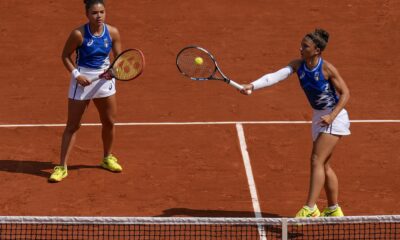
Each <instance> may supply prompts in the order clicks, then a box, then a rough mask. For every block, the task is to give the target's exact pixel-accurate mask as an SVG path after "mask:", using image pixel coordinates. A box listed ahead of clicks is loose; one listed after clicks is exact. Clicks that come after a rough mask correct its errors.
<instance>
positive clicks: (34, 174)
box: [0, 0, 400, 217]
mask: <svg viewBox="0 0 400 240" xmlns="http://www.w3.org/2000/svg"><path fill="white" fill-rule="evenodd" d="M32 2H34V3H35V4H33V3H28V2H27V1H24V0H1V1H0V11H1V14H0V50H1V51H0V52H1V58H0V66H1V67H0V68H1V74H0V82H1V85H2V87H1V90H0V93H1V96H2V98H1V99H2V100H1V101H0V124H1V125H2V126H3V127H1V128H0V146H1V151H0V188H1V194H0V215H41V216H47V215H51V216H64V215H68V216H204V217H206V216H209V217H253V216H254V209H253V205H252V199H251V197H250V191H249V184H248V181H247V176H246V172H245V166H244V163H243V158H242V153H241V146H240V144H239V138H238V133H237V129H236V125H235V123H234V122H240V121H288V123H287V124H243V129H244V135H245V140H246V143H247V147H248V153H249V157H250V161H251V167H252V172H253V175H254V180H255V184H256V189H257V192H258V200H259V205H260V208H261V212H262V215H263V216H264V217H279V216H293V214H295V212H296V211H297V210H298V209H299V208H300V207H301V206H302V205H303V204H304V201H305V199H306V194H307V189H308V177H309V167H308V166H309V160H308V159H309V155H310V152H311V136H310V125H309V124H307V123H302V124H294V123H293V122H292V121H309V120H310V119H311V108H310V107H309V105H308V102H307V100H306V97H305V96H304V93H303V92H302V90H301V88H300V87H299V83H298V80H297V78H296V77H295V76H292V77H290V79H288V80H286V81H284V82H282V83H280V84H278V85H276V86H273V87H271V88H268V89H264V90H260V91H258V92H255V93H254V94H253V95H252V96H243V95H240V94H239V93H238V92H237V91H236V90H235V89H233V88H231V87H229V86H227V85H225V84H223V83H221V82H211V81H209V82H194V81H190V80H188V79H186V78H184V77H183V76H181V75H180V74H179V72H178V71H177V69H176V66H175V56H176V53H177V52H178V51H179V50H180V49H181V48H183V47H185V46H186V45H189V44H196V45H200V46H203V47H205V48H207V49H209V50H210V51H211V52H212V53H214V55H215V56H216V58H217V60H218V61H219V64H220V67H221V68H222V70H223V71H224V72H225V73H226V74H227V75H228V76H230V77H231V78H233V79H235V80H236V81H238V82H240V83H249V82H251V81H253V80H255V79H256V78H258V77H260V76H262V75H263V74H265V73H268V72H271V71H275V70H278V69H279V68H280V67H283V66H285V64H287V63H288V62H289V61H290V60H291V59H294V58H297V57H298V56H299V45H300V40H301V39H302V37H303V36H304V35H305V33H308V32H310V31H312V30H313V29H314V28H315V27H323V28H325V29H326V30H328V31H329V33H330V34H331V39H330V42H329V44H328V47H327V49H326V51H325V53H324V55H323V56H324V58H325V59H327V60H328V61H330V62H331V63H333V64H334V65H335V66H336V67H337V68H338V69H339V71H340V73H341V75H342V76H343V78H344V79H345V80H346V82H347V84H348V86H349V88H350V90H351V99H350V102H349V103H348V105H347V107H346V108H347V110H348V111H349V114H350V118H351V119H352V120H399V119H400V95H399V90H400V81H399V75H400V70H399V67H398V63H399V61H400V45H399V39H400V38H399V37H400V32H399V31H398V29H400V23H399V16H400V2H399V1H396V0H381V1H374V0H354V1H349V0H338V1H327V0H323V1H316V0H312V1H305V2H302V3H300V2H298V1H292V0H279V1H278V0H251V1H244V0H238V1H227V0H216V1H193V0H186V1H175V0H167V1H151V0H135V1H130V0H118V1H117V0H108V2H107V5H106V7H107V22H108V23H109V24H111V25H115V26H116V27H118V29H119V31H120V34H121V37H122V43H123V48H128V47H136V48H140V49H142V50H143V52H144V54H145V56H146V61H147V66H146V70H145V73H144V74H143V76H141V77H140V78H139V79H137V80H135V81H132V82H128V83H119V84H118V86H117V88H118V92H117V98H118V113H119V114H118V119H117V121H118V123H144V124H146V123H166V122H171V123H188V122H222V121H230V122H233V123H231V124H212V123H209V124H200V125H161V124H160V125H157V124H156V125H135V126H125V125H119V126H117V135H116V142H115V146H114V152H115V155H116V156H118V158H119V160H120V162H121V163H122V165H123V167H124V171H123V173H121V174H113V173H110V172H107V171H104V170H102V169H100V168H99V167H98V164H99V162H100V159H101V157H102V147H101V140H100V139H101V138H100V130H101V129H100V127H99V126H84V127H82V128H81V129H80V131H79V132H78V136H77V142H76V145H75V148H74V150H73V152H72V156H71V159H70V161H69V176H68V178H66V179H65V180H64V181H63V182H61V183H59V184H49V183H48V182H47V178H48V176H49V173H50V172H51V170H52V169H53V167H54V166H55V165H56V164H58V161H59V146H60V142H61V135H62V131H63V127H62V126H61V127H40V126H36V127H21V126H14V127H4V125H7V124H16V125H18V124H38V125H40V124H64V123H65V122H66V116H67V89H68V85H69V74H68V72H67V71H66V70H65V69H64V66H63V65H62V62H61V58H60V56H61V51H62V48H63V46H64V42H65V40H66V38H67V37H68V34H69V33H70V31H71V30H72V29H73V28H75V27H78V26H79V25H81V24H83V23H85V22H86V18H85V15H84V6H83V3H82V1H81V0H68V1H59V0H36V1H32ZM83 122H84V123H98V122H99V120H98V116H97V112H96V110H95V107H94V105H93V104H91V105H90V107H89V109H88V111H87V113H86V114H85V117H84V121H83ZM291 122H292V123H291ZM351 131H352V135H351V136H349V137H346V138H343V139H342V141H341V142H340V143H339V145H338V146H337V148H336V150H335V152H334V155H333V160H332V161H333V165H334V169H335V170H336V173H337V175H338V177H339V184H340V196H339V198H340V204H341V206H342V208H343V210H344V211H345V214H346V215H384V214H399V209H400V201H399V200H400V193H399V192H400V184H399V182H398V178H399V172H400V150H399V145H400V123H399V122H395V121H393V122H388V123H371V122H368V121H367V122H363V123H359V122H353V123H352V125H351ZM318 204H319V206H320V207H321V208H322V207H324V206H325V197H324V196H323V195H321V198H320V199H319V200H318Z"/></svg>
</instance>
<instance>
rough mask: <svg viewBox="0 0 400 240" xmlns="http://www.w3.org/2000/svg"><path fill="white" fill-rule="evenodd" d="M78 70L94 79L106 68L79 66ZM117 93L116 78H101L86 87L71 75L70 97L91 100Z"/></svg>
mask: <svg viewBox="0 0 400 240" xmlns="http://www.w3.org/2000/svg"><path fill="white" fill-rule="evenodd" d="M78 71H79V72H80V73H81V74H82V75H84V76H86V77H87V78H89V79H94V78H96V77H97V76H99V75H100V74H102V73H103V72H104V71H105V69H92V68H84V67H78ZM115 93H116V89H115V79H111V80H104V79H100V80H97V81H94V82H92V84H90V85H88V86H85V87H84V86H82V85H80V84H79V83H78V82H77V81H76V79H75V78H74V77H73V76H71V82H70V87H69V93H68V98H70V99H74V100H89V99H93V98H104V97H109V96H111V95H114V94H115Z"/></svg>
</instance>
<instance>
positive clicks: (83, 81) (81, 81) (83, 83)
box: [76, 75, 92, 87]
mask: <svg viewBox="0 0 400 240" xmlns="http://www.w3.org/2000/svg"><path fill="white" fill-rule="evenodd" d="M76 81H77V82H78V83H79V84H80V85H81V86H84V87H85V86H88V85H90V84H91V83H92V82H91V81H90V80H89V79H88V78H87V77H85V76H83V75H79V76H78V77H77V78H76Z"/></svg>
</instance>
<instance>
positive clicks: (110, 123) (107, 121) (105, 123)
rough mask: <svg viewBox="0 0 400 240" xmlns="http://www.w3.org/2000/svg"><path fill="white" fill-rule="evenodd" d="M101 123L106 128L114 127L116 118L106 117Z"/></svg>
mask: <svg viewBox="0 0 400 240" xmlns="http://www.w3.org/2000/svg"><path fill="white" fill-rule="evenodd" d="M101 124H102V125H103V127H105V128H114V126H115V120H114V118H105V119H102V120H101Z"/></svg>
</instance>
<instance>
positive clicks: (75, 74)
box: [71, 68, 81, 79]
mask: <svg viewBox="0 0 400 240" xmlns="http://www.w3.org/2000/svg"><path fill="white" fill-rule="evenodd" d="M71 74H72V76H73V77H74V78H75V79H76V78H77V77H79V76H80V75H81V73H80V72H79V71H78V69H76V68H74V70H72V72H71Z"/></svg>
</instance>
